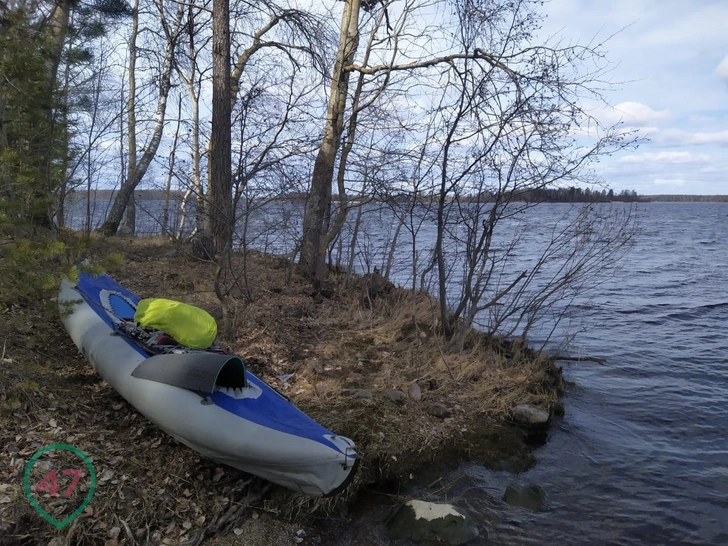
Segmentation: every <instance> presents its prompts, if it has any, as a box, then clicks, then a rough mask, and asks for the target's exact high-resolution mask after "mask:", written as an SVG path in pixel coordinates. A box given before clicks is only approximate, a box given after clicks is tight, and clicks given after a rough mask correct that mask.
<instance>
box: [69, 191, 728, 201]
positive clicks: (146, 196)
mask: <svg viewBox="0 0 728 546" xmlns="http://www.w3.org/2000/svg"><path fill="white" fill-rule="evenodd" d="M117 191H118V190H94V191H92V192H91V194H92V195H93V199H94V200H95V201H107V200H110V199H112V198H113V197H114V195H115V194H116V193H117ZM184 193H185V192H183V191H180V190H172V191H171V192H170V198H171V199H176V200H181V199H182V198H183V197H184ZM134 196H135V197H136V198H137V199H139V200H142V201H162V200H164V198H165V192H164V191H163V190H138V191H135V192H134ZM69 197H70V198H71V199H74V198H76V199H78V198H81V199H85V197H86V192H73V193H72V194H71V195H70V196H69ZM280 199H283V200H285V199H291V200H296V201H298V200H301V199H305V196H302V195H300V194H296V195H288V196H281V197H280ZM333 200H334V201H337V200H338V199H337V196H336V195H334V196H333ZM544 202H546V203H561V202H570V201H554V200H551V201H544ZM573 202H577V203H589V202H592V201H588V200H583V201H573ZM612 202H613V203H621V202H637V203H654V202H665V203H666V202H670V203H728V195H688V194H684V195H677V194H676V195H670V194H661V195H638V196H637V198H636V199H630V200H629V201H622V200H620V199H618V198H616V199H613V200H612Z"/></svg>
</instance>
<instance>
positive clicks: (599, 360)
mask: <svg viewBox="0 0 728 546" xmlns="http://www.w3.org/2000/svg"><path fill="white" fill-rule="evenodd" d="M551 358H552V359H553V360H571V361H573V362H596V363H597V364H601V365H606V363H607V359H606V358H600V357H598V356H565V355H556V356H553V357H551Z"/></svg>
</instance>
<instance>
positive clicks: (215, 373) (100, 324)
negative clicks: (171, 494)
mask: <svg viewBox="0 0 728 546" xmlns="http://www.w3.org/2000/svg"><path fill="white" fill-rule="evenodd" d="M138 302H139V297H138V296H137V295H135V294H133V293H132V292H130V291H129V290H127V289H126V288H124V287H122V286H121V285H119V284H118V283H117V282H116V281H114V280H113V279H112V278H111V277H109V276H108V275H99V276H92V275H89V274H86V273H80V274H79V278H78V280H77V281H76V282H75V283H72V282H71V281H69V280H68V279H66V280H64V281H63V282H62V284H61V291H60V295H59V304H60V306H61V317H62V321H63V324H64V326H65V327H66V330H68V333H69V334H70V336H71V338H72V339H73V342H74V343H75V344H76V346H77V347H78V348H79V349H80V350H81V352H82V353H83V355H84V357H85V358H86V359H87V360H88V361H89V362H90V363H91V365H92V366H93V367H94V369H95V370H96V372H97V373H98V374H99V375H101V377H103V378H104V380H106V381H107V382H108V383H109V384H110V385H111V386H112V387H113V388H114V389H115V390H116V391H117V392H118V393H119V394H120V395H121V396H123V397H124V398H125V399H126V400H127V401H128V402H129V403H130V404H131V405H132V406H134V407H135V408H136V409H137V410H138V411H139V412H140V413H142V414H143V415H144V416H145V417H146V418H147V419H149V420H150V421H152V422H153V423H154V424H156V425H157V426H158V427H159V428H161V429H162V430H164V431H165V432H167V433H168V434H170V435H171V436H173V437H174V438H176V439H177V440H179V441H180V442H182V443H183V444H185V445H187V446H189V447H191V448H192V449H194V450H195V451H198V452H199V453H201V454H203V455H205V456H206V457H209V458H210V459H212V460H214V461H217V462H220V463H223V464H226V465H229V466H231V467H234V468H237V469H240V470H243V471H245V472H249V473H251V474H255V475H256V476H260V477H261V478H264V479H266V480H269V481H271V482H274V483H277V484H280V485H282V486H285V487H287V488H290V489H292V490H294V491H300V492H302V493H306V494H309V495H319V496H320V495H335V494H337V493H339V492H341V491H343V489H344V488H346V486H347V485H348V484H349V482H350V481H351V479H352V478H353V477H354V473H355V471H356V468H357V466H358V463H359V455H358V454H357V453H356V451H355V448H354V443H353V442H352V441H351V440H350V439H348V438H345V437H343V436H338V435H336V434H334V433H333V432H331V431H330V430H327V429H326V428H325V427H323V426H322V425H320V424H318V423H317V422H316V421H314V420H313V419H311V418H310V417H308V416H307V415H306V414H304V413H303V412H302V411H300V410H299V409H298V408H296V407H295V406H294V405H293V404H292V403H291V402H290V401H289V400H288V399H287V398H285V397H284V396H282V395H281V394H279V393H278V392H277V391H276V390H275V389H273V388H271V387H270V386H269V385H267V384H266V383H265V382H263V381H261V380H260V379H259V378H258V377H256V376H255V375H253V374H252V373H250V372H249V371H248V370H246V369H245V365H244V363H243V361H242V359H240V358H239V357H237V356H233V355H228V354H224V353H222V352H210V351H202V350H193V349H187V348H185V347H180V346H177V347H175V348H173V349H172V350H171V351H168V352H167V353H163V354H154V353H150V351H149V350H147V349H146V348H145V347H144V344H143V343H140V342H139V340H135V339H133V338H132V337H131V336H128V335H125V333H124V329H123V328H121V327H122V326H124V325H128V324H129V319H130V318H131V317H133V316H134V311H135V309H136V304H137V303H138ZM125 319H126V320H125Z"/></svg>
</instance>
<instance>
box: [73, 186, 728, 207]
mask: <svg viewBox="0 0 728 546" xmlns="http://www.w3.org/2000/svg"><path fill="white" fill-rule="evenodd" d="M91 193H92V194H93V200H95V201H103V200H110V199H112V198H113V197H114V194H115V193H116V190H115V189H113V190H112V189H109V190H95V191H94V190H92V192H91ZM183 194H184V192H182V191H175V190H171V191H170V196H171V197H172V198H173V199H174V198H179V199H182V197H183ZM165 196H166V192H165V191H164V190H161V189H145V190H137V191H136V192H135V197H136V198H137V199H139V200H146V201H162V200H164V199H165ZM71 197H75V198H82V199H85V198H86V192H74V193H73V195H72V196H71ZM306 197H307V196H306V194H305V193H297V192H294V193H287V194H283V195H281V196H279V197H278V199H285V200H292V201H297V200H300V201H305V200H306ZM491 197H492V196H489V195H480V196H473V197H465V198H463V199H461V201H476V200H477V201H480V202H488V201H490V200H491ZM385 198H386V199H387V200H390V199H394V200H396V199H397V196H394V197H393V196H382V199H383V200H384V199H385ZM403 198H404V199H407V198H408V196H403ZM432 198H433V199H436V198H437V196H436V195H433V196H432ZM332 199H333V201H338V195H337V194H333V196H332ZM422 199H426V198H425V197H423V198H422ZM372 200H373V201H376V200H377V197H376V196H375V197H373V199H372ZM519 200H520V201H526V202H529V203H541V202H543V203H610V202H615V201H616V202H624V203H635V202H639V203H650V202H678V203H688V202H701V203H707V202H712V203H725V202H728V195H689V194H680V195H671V194H661V195H642V194H638V193H637V192H636V191H635V190H622V191H620V192H618V193H615V192H614V190H607V189H603V190H601V191H599V190H595V189H592V188H585V189H584V188H576V187H573V186H572V187H569V188H544V189H540V190H528V191H524V192H522V194H521V198H520V199H519Z"/></svg>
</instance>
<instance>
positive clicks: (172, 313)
mask: <svg viewBox="0 0 728 546" xmlns="http://www.w3.org/2000/svg"><path fill="white" fill-rule="evenodd" d="M134 322H136V323H137V324H139V325H140V326H145V327H148V328H155V329H157V330H161V331H163V332H165V333H167V334H169V335H170V336H172V337H173V338H174V339H176V340H177V342H178V343H180V344H181V345H186V346H187V347H192V348H193V349H207V348H208V347H209V346H210V345H212V343H213V342H214V341H215V337H216V336H217V323H216V322H215V319H214V318H212V317H211V316H210V314H209V313H208V312H207V311H205V310H204V309H200V308H199V307H195V306H193V305H187V304H186V303H180V302H178V301H172V300H166V299H164V298H148V299H144V300H141V301H140V302H139V303H138V304H137V308H136V313H134Z"/></svg>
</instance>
